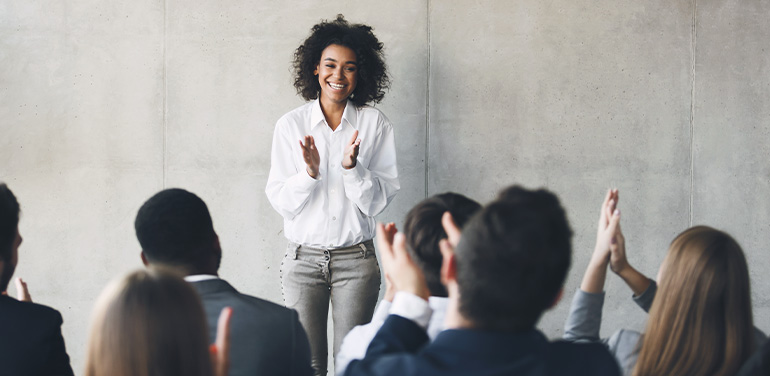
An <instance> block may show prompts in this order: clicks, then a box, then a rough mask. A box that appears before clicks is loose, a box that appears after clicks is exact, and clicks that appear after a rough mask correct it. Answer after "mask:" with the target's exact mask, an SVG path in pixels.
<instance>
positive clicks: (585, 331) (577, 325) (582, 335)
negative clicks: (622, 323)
mask: <svg viewBox="0 0 770 376" xmlns="http://www.w3.org/2000/svg"><path fill="white" fill-rule="evenodd" d="M603 307H604V293H603V292H602V293H599V294H592V293H587V292H585V291H582V290H580V289H578V291H577V293H576V294H575V297H574V298H572V305H571V306H570V308H569V315H568V316H567V322H566V323H565V324H564V339H565V340H567V341H571V342H599V341H600V338H599V330H600V329H601V326H602V308H603Z"/></svg>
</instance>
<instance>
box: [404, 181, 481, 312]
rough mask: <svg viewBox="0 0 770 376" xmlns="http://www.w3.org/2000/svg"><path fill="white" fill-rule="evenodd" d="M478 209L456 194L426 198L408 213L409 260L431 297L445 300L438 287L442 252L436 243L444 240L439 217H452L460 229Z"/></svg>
mask: <svg viewBox="0 0 770 376" xmlns="http://www.w3.org/2000/svg"><path fill="white" fill-rule="evenodd" d="M479 209H481V205H479V203H478V202H476V201H473V200H471V199H469V198H468V197H465V196H463V195H460V194H457V193H451V192H449V193H442V194H439V195H435V196H432V197H429V198H427V199H425V200H423V201H421V202H420V203H418V204H417V205H416V206H415V207H413V208H412V209H411V210H409V213H407V214H406V221H404V235H405V236H406V246H407V249H408V250H409V253H410V254H411V255H412V258H413V259H414V261H415V262H416V263H417V265H418V266H419V267H420V269H422V271H423V274H425V280H426V282H427V283H428V289H429V290H430V294H431V295H432V296H440V297H446V296H447V291H446V287H445V286H444V285H443V284H442V283H441V262H442V261H443V257H442V256H441V250H440V249H439V246H438V243H439V241H441V239H446V237H447V235H446V232H445V231H444V226H442V225H441V217H442V216H443V215H444V213H445V212H449V213H451V214H452V218H453V219H454V221H455V224H457V226H459V227H461V228H462V227H463V226H464V225H465V223H466V222H467V221H468V219H470V218H471V216H473V214H475V213H476V212H477V211H479Z"/></svg>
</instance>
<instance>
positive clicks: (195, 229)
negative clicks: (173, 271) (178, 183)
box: [134, 188, 217, 269]
mask: <svg viewBox="0 0 770 376" xmlns="http://www.w3.org/2000/svg"><path fill="white" fill-rule="evenodd" d="M134 228H135V229H136V237H137V239H139V244H141V245H142V251H143V252H144V254H145V256H146V257H147V259H148V261H150V262H151V263H159V264H165V265H170V266H177V267H187V268H192V269H199V268H201V267H204V266H205V265H206V264H207V263H208V262H209V261H210V260H211V257H212V256H213V253H212V252H214V244H215V241H216V238H217V234H216V232H214V225H213V224H212V222H211V215H210V214H209V209H208V207H207V206H206V203H205V202H203V200H201V199H200V197H198V196H196V195H195V194H193V193H190V192H188V191H185V190H184V189H179V188H172V189H166V190H163V191H160V192H158V193H157V194H155V195H154V196H152V197H150V199H149V200H147V202H145V203H144V205H142V207H141V208H140V209H139V213H137V215H136V221H135V222H134Z"/></svg>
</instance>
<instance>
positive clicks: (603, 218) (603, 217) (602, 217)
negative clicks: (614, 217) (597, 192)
mask: <svg viewBox="0 0 770 376" xmlns="http://www.w3.org/2000/svg"><path fill="white" fill-rule="evenodd" d="M610 200H612V189H608V190H607V194H606V195H604V201H602V208H601V210H600V212H599V226H600V227H603V226H606V224H607V207H609V206H610Z"/></svg>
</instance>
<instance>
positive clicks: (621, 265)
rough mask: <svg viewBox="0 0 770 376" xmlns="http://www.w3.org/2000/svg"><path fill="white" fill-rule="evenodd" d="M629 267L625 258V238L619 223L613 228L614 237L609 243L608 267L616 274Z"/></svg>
mask: <svg viewBox="0 0 770 376" xmlns="http://www.w3.org/2000/svg"><path fill="white" fill-rule="evenodd" d="M629 268H631V265H629V264H628V259H627V258H626V238H625V237H624V236H623V231H621V229H620V223H618V228H617V229H616V230H615V237H614V238H613V239H612V242H611V244H610V269H612V271H613V272H614V273H615V274H617V275H620V274H621V273H623V272H625V271H626V270H628V269H629Z"/></svg>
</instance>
